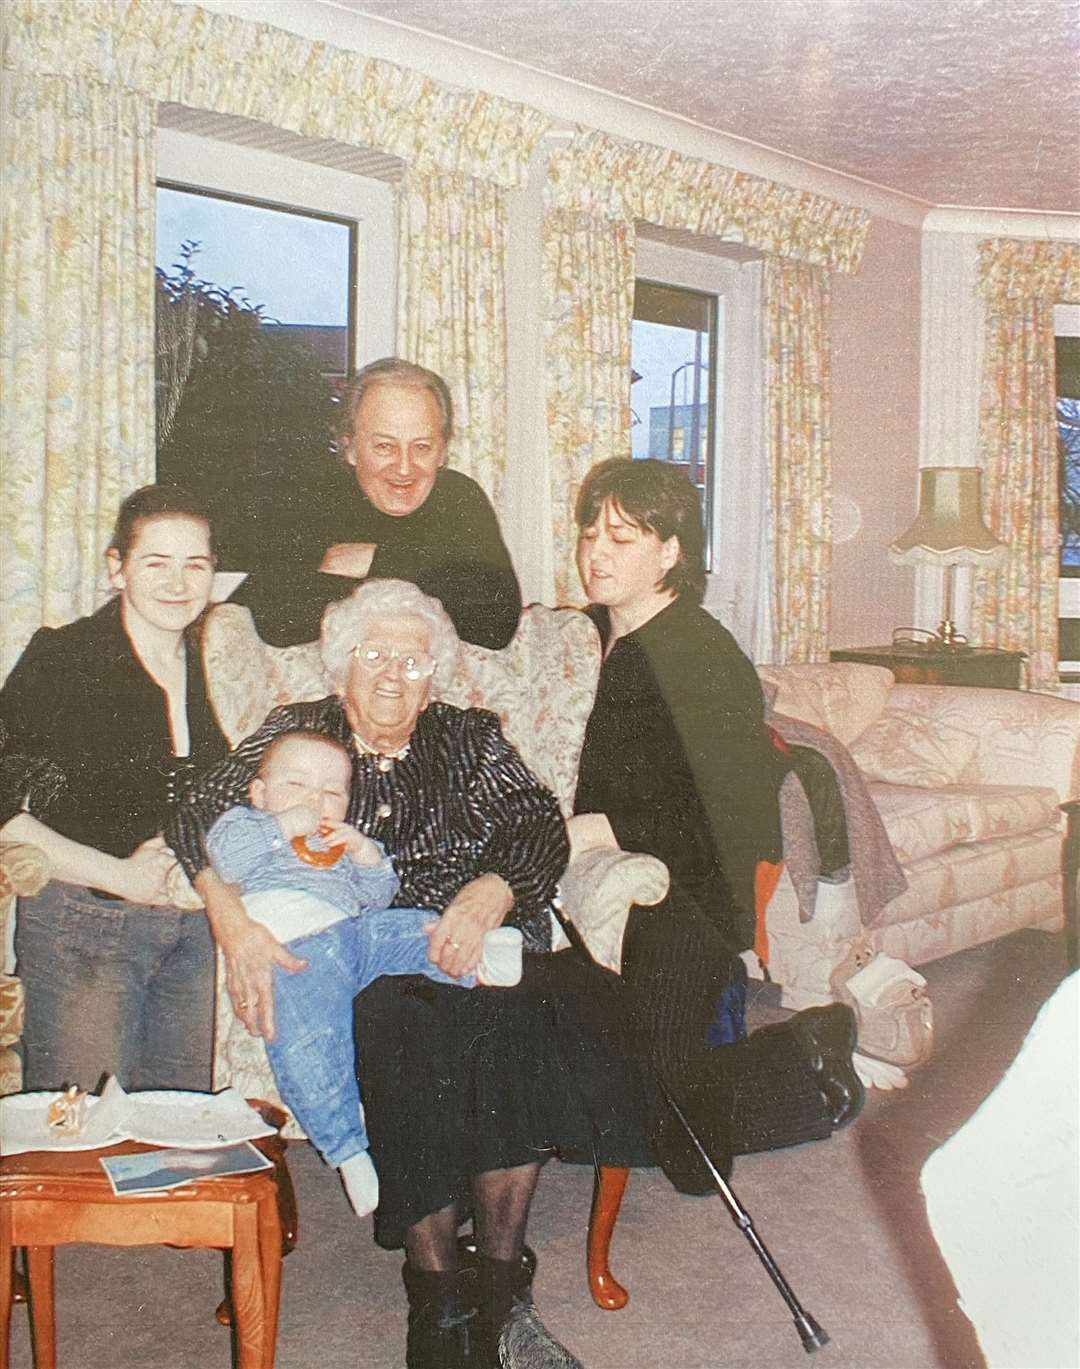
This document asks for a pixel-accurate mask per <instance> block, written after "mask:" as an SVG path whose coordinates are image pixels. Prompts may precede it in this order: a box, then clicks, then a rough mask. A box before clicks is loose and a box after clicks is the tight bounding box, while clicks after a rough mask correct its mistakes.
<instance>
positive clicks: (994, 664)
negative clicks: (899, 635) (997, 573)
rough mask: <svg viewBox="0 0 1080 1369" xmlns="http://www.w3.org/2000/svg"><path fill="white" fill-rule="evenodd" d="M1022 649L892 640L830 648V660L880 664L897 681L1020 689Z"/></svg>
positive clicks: (902, 682)
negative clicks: (894, 642)
mask: <svg viewBox="0 0 1080 1369" xmlns="http://www.w3.org/2000/svg"><path fill="white" fill-rule="evenodd" d="M1024 659H1025V657H1024V653H1023V652H1022V651H999V650H998V648H997V647H992V646H973V647H966V648H962V649H961V648H953V649H949V648H943V647H937V646H929V647H926V646H921V645H917V644H915V645H910V646H909V645H904V644H899V643H897V644H893V645H891V646H865V647H864V646H860V647H843V648H842V649H839V650H835V651H830V652H829V660H830V661H857V662H860V663H861V664H863V665H883V666H885V667H886V668H887V669H889V670H891V671H892V673H893V675H894V676H895V677H896V683H897V684H936V685H975V686H977V687H979V688H983V689H1019V688H1020V675H1021V669H1022V666H1023V662H1024Z"/></svg>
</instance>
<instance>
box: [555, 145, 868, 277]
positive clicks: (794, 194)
mask: <svg viewBox="0 0 1080 1369" xmlns="http://www.w3.org/2000/svg"><path fill="white" fill-rule="evenodd" d="M548 197H549V202H550V203H551V204H552V205H555V206H558V207H561V208H567V209H578V210H582V211H587V212H588V213H590V214H595V215H596V216H597V217H598V218H609V219H626V220H628V221H630V222H631V223H633V222H635V221H637V220H643V221H645V222H647V223H655V224H659V225H661V226H662V227H664V228H680V229H684V230H686V231H687V232H690V233H697V234H700V235H701V236H703V237H715V238H723V239H724V240H725V241H726V242H736V243H744V244H746V245H748V246H750V247H756V248H758V249H759V250H760V251H762V252H768V253H770V254H771V255H773V256H780V257H794V258H797V259H798V260H800V261H806V262H811V263H813V264H814V265H816V266H824V267H826V268H827V269H828V270H830V271H844V272H855V271H858V269H859V266H860V264H861V262H862V254H863V248H864V247H865V245H866V234H867V232H868V230H869V227H870V216H869V214H867V212H866V211H865V210H864V209H856V208H854V207H853V206H851V205H844V204H840V203H838V202H837V201H835V200H830V199H827V198H826V197H825V196H823V195H814V194H812V193H811V192H810V191H807V190H795V189H793V188H792V187H791V186H787V185H780V184H779V183H778V182H776V181H769V180H765V179H763V178H762V177H760V176H749V175H747V174H746V173H745V172H742V171H733V170H732V169H731V168H730V167H726V166H719V165H717V164H716V163H715V162H707V161H702V160H701V159H700V158H697V157H686V156H683V155H682V154H681V153H678V152H673V151H671V149H670V148H666V147H656V146H653V145H651V144H649V143H629V142H622V141H620V140H618V139H616V138H610V137H608V136H607V135H606V134H603V133H583V134H581V135H580V136H579V137H578V138H576V139H575V140H574V142H573V143H572V144H571V145H570V146H569V147H567V148H565V149H563V150H562V151H561V152H558V153H555V154H554V155H553V156H552V157H551V159H550V161H549V163H548Z"/></svg>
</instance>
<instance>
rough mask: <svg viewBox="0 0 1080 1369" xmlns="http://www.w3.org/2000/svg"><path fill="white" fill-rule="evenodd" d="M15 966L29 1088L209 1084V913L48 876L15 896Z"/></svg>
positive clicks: (211, 1021)
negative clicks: (106, 1080) (28, 893)
mask: <svg viewBox="0 0 1080 1369" xmlns="http://www.w3.org/2000/svg"><path fill="white" fill-rule="evenodd" d="M15 956H16V962H17V970H18V973H19V975H20V976H21V978H22V980H23V984H24V987H25V990H26V1025H25V1028H24V1030H23V1046H24V1052H25V1084H24V1087H25V1088H27V1089H54V1088H60V1087H62V1086H64V1085H67V1084H78V1085H79V1087H80V1088H84V1089H94V1088H96V1087H97V1085H98V1084H99V1083H100V1081H101V1078H102V1076H103V1075H104V1074H114V1075H115V1076H116V1077H117V1079H119V1081H120V1083H121V1084H122V1085H123V1086H124V1087H125V1088H127V1089H145V1088H176V1089H207V1088H209V1087H210V1067H211V1057H212V1052H213V1039H214V944H213V940H212V938H211V935H210V925H209V923H208V922H207V920H206V917H205V915H204V914H203V913H201V912H197V913H181V912H178V911H177V910H176V909H174V908H153V907H148V906H146V905H145V904H142V903H125V902H123V901H122V900H120V899H117V900H112V899H107V898H99V897H98V895H96V894H93V893H91V892H90V890H89V889H84V888H82V887H81V886H79V885H75V884H60V883H59V882H57V881H53V882H52V883H50V884H47V885H46V886H45V888H44V889H43V890H42V891H41V893H40V894H37V895H35V897H33V898H23V899H20V900H19V911H18V916H17V919H16V926H15Z"/></svg>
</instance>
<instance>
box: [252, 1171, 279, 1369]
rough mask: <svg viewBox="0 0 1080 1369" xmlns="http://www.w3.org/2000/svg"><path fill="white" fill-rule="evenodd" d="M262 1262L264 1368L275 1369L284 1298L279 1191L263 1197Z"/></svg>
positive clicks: (261, 1199) (259, 1210) (260, 1204)
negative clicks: (281, 1306)
mask: <svg viewBox="0 0 1080 1369" xmlns="http://www.w3.org/2000/svg"><path fill="white" fill-rule="evenodd" d="M258 1213H259V1264H260V1266H261V1268H262V1286H263V1308H264V1314H265V1320H264V1325H263V1358H262V1369H274V1351H275V1349H276V1346H277V1325H278V1306H279V1304H280V1301H281V1260H282V1232H281V1216H280V1209H279V1207H278V1198H277V1192H276V1190H275V1192H273V1193H268V1194H267V1195H266V1196H265V1197H263V1198H260V1199H259V1203H258Z"/></svg>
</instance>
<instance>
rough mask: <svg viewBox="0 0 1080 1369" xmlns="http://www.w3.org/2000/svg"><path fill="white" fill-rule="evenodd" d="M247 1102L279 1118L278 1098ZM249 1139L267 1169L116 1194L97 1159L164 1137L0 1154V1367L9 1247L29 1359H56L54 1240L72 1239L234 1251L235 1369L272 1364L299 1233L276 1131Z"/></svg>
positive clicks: (3, 1364) (46, 1366)
mask: <svg viewBox="0 0 1080 1369" xmlns="http://www.w3.org/2000/svg"><path fill="white" fill-rule="evenodd" d="M253 1106H254V1107H257V1108H258V1110H259V1112H260V1113H261V1114H262V1116H263V1118H264V1119H265V1120H266V1121H267V1122H268V1123H269V1124H270V1125H271V1126H275V1127H281V1126H282V1125H284V1122H285V1115H284V1113H283V1112H282V1111H281V1109H280V1108H276V1107H274V1106H273V1105H272V1104H269V1103H253ZM253 1144H255V1145H256V1146H258V1148H259V1149H260V1150H261V1151H262V1152H263V1154H264V1155H265V1156H266V1157H267V1158H268V1159H270V1160H272V1161H273V1165H274V1167H273V1169H265V1170H260V1171H259V1172H258V1173H256V1174H234V1175H227V1176H223V1177H221V1178H213V1179H207V1180H203V1181H202V1182H197V1183H192V1184H185V1185H184V1186H183V1187H181V1188H175V1189H172V1190H170V1191H169V1192H168V1193H163V1194H161V1195H160V1196H159V1197H145V1198H130V1197H125V1198H120V1197H117V1196H116V1194H114V1193H113V1191H112V1186H111V1184H110V1183H109V1179H108V1176H107V1175H106V1173H105V1171H104V1169H102V1167H101V1163H100V1161H101V1158H102V1157H103V1156H106V1155H138V1154H142V1153H144V1152H146V1151H152V1150H160V1149H162V1147H160V1146H149V1145H143V1144H141V1143H140V1142H135V1141H125V1142H123V1143H121V1144H120V1145H115V1146H109V1147H107V1148H102V1149H100V1150H84V1151H68V1152H65V1153H60V1152H56V1151H28V1152H26V1153H24V1154H21V1155H9V1156H5V1157H4V1158H2V1159H0V1369H8V1354H9V1352H8V1338H9V1332H10V1327H11V1304H12V1282H13V1272H12V1255H13V1252H14V1250H15V1249H17V1248H18V1247H19V1246H25V1247H26V1265H27V1274H28V1282H29V1303H30V1325H31V1329H32V1332H33V1343H34V1369H55V1366H56V1309H55V1292H54V1279H53V1262H54V1254H55V1249H56V1247H57V1246H59V1245H71V1244H73V1243H76V1242H89V1243H92V1244H97V1245H113V1246H135V1245H173V1246H182V1247H199V1248H209V1249H213V1250H226V1251H228V1252H230V1254H231V1259H230V1275H229V1279H228V1286H229V1290H230V1295H231V1301H232V1310H233V1314H234V1315H233V1318H232V1320H233V1322H234V1334H235V1350H236V1365H237V1369H273V1364H274V1349H275V1344H276V1341H277V1318H278V1304H279V1301H280V1296H281V1259H282V1255H283V1254H284V1253H286V1252H287V1251H288V1250H290V1249H292V1246H293V1244H294V1243H295V1239H296V1199H295V1196H294V1193H293V1187H292V1178H291V1176H290V1175H289V1171H288V1168H287V1166H286V1164H285V1144H286V1143H285V1141H284V1140H283V1139H282V1137H281V1136H280V1135H274V1136H267V1137H263V1138H261V1139H260V1140H258V1141H255V1142H254V1143H253Z"/></svg>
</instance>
